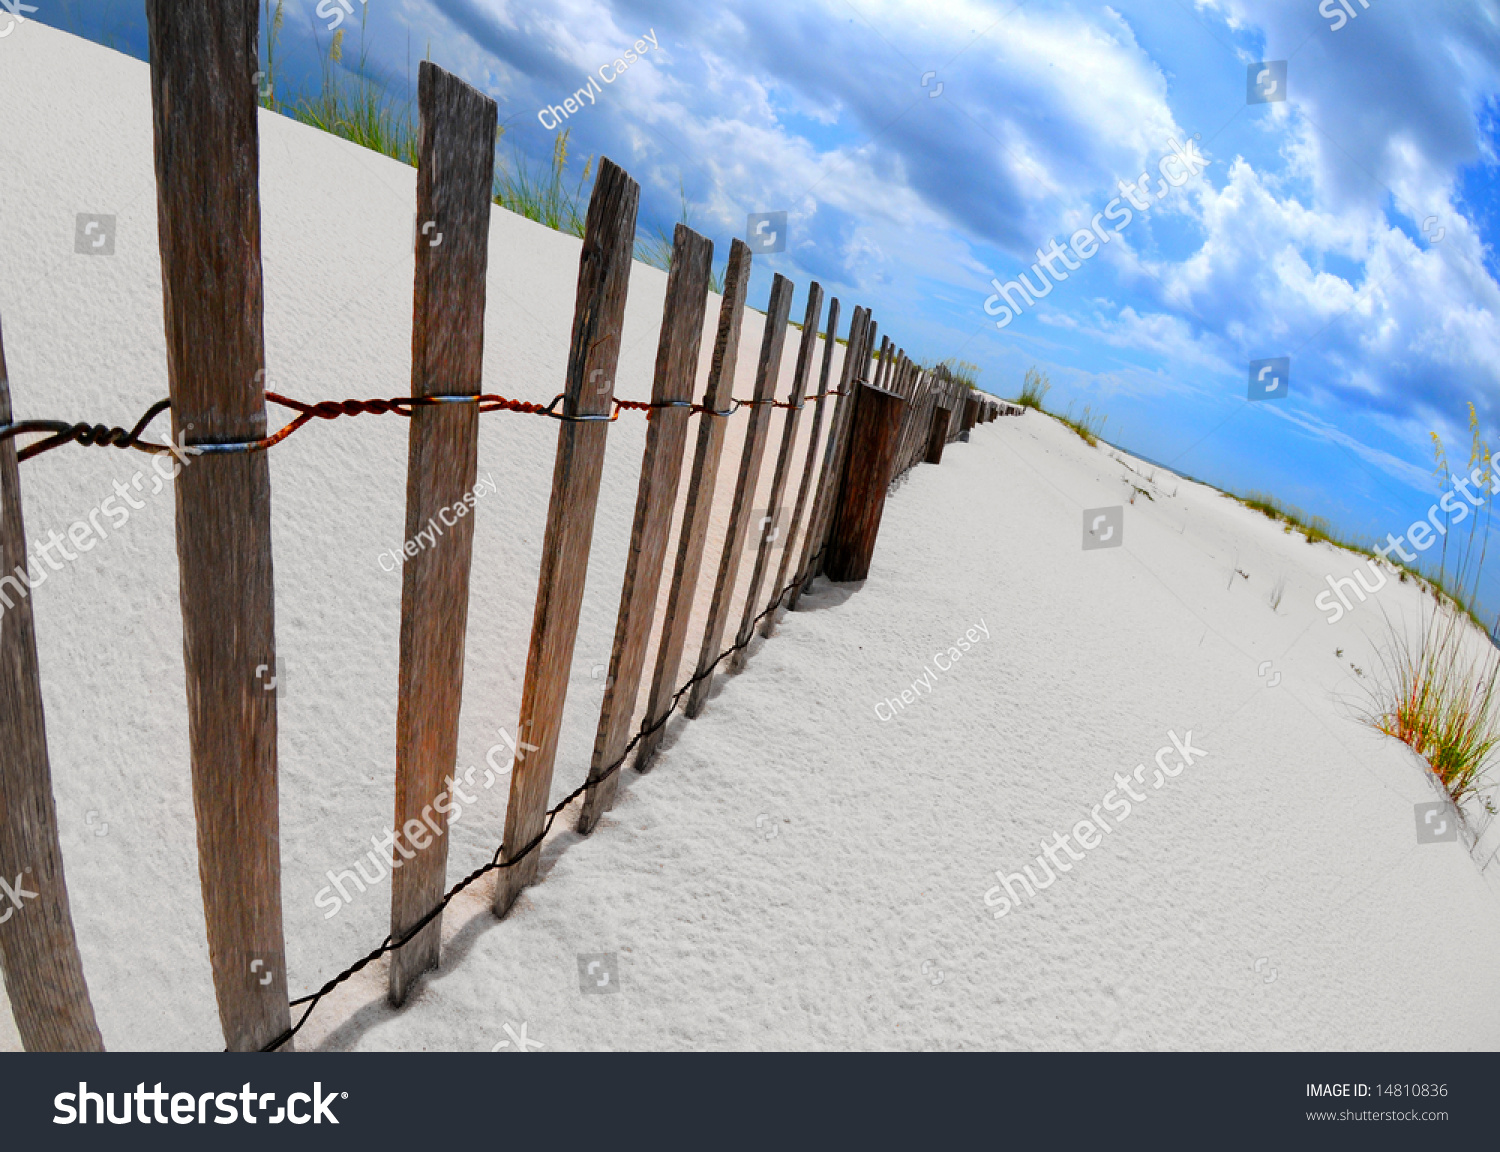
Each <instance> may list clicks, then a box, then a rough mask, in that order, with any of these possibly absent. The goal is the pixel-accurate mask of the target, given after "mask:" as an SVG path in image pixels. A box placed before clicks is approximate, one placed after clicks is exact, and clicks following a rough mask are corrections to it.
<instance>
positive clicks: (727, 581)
mask: <svg viewBox="0 0 1500 1152" xmlns="http://www.w3.org/2000/svg"><path fill="white" fill-rule="evenodd" d="M791 308H792V282H791V281H790V280H788V279H787V278H786V277H785V276H783V275H782V274H781V273H779V272H778V273H777V274H776V278H775V280H773V281H772V282H771V301H770V303H769V304H768V305H767V307H766V327H765V332H764V333H763V334H762V336H761V341H760V362H759V364H758V365H757V366H756V370H755V394H754V397H753V402H752V406H751V408H750V421H749V423H748V424H747V425H746V428H745V449H744V451H743V452H742V453H741V454H740V475H739V479H738V481H737V482H736V484H735V489H734V504H733V505H732V506H731V508H730V511H729V529H728V536H727V537H726V538H725V540H724V554H723V555H722V556H721V557H720V558H719V577H718V581H717V583H715V585H714V596H713V602H712V603H711V604H710V605H709V610H708V623H707V625H706V626H705V627H704V629H703V646H702V648H701V649H700V651H699V653H698V669H697V672H696V674H695V678H699V677H701V679H697V683H695V684H694V685H693V690H692V692H690V693H689V694H688V703H687V714H688V715H689V716H691V717H694V718H696V717H697V716H698V714H699V713H700V712H702V711H703V705H704V704H705V703H706V702H707V700H708V693H709V690H710V689H711V688H712V687H713V683H714V673H715V671H716V669H715V668H714V661H715V660H717V659H718V657H719V645H720V644H721V643H722V642H723V640H724V629H725V627H726V625H727V624H728V623H729V601H730V599H731V597H732V596H733V595H734V583H735V578H736V577H737V576H738V575H739V571H740V555H741V554H742V553H743V552H744V550H745V533H746V532H747V531H748V529H749V527H750V518H751V508H750V505H751V504H752V503H753V502H754V500H755V486H756V483H757V482H758V481H759V479H760V462H761V458H762V457H763V456H764V455H765V451H766V430H767V428H768V427H769V426H770V423H771V402H772V400H773V399H774V398H775V395H776V379H777V376H778V375H779V373H780V370H781V349H782V346H783V345H784V344H785V343H786V321H787V314H788V313H789V312H790V311H791Z"/></svg>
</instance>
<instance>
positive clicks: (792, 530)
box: [760, 296, 839, 640]
mask: <svg viewBox="0 0 1500 1152" xmlns="http://www.w3.org/2000/svg"><path fill="white" fill-rule="evenodd" d="M838 329H839V298H838V297H837V296H835V297H833V298H832V299H831V300H830V301H829V302H828V331H827V335H826V337H825V338H824V340H823V368H822V371H821V372H820V373H819V376H818V393H817V396H818V398H817V399H816V400H814V401H813V421H812V428H811V429H810V430H809V431H808V434H807V455H806V457H805V458H804V459H803V461H802V479H801V481H799V482H798V484H797V502H796V504H795V505H794V506H793V507H792V519H791V523H790V524H788V526H787V531H786V547H785V548H783V549H782V551H781V566H780V567H779V568H778V569H777V570H776V580H775V584H774V588H775V590H776V593H775V597H774V603H773V604H772V605H771V610H770V611H769V612H768V613H767V614H766V618H765V621H764V622H763V623H762V624H761V627H760V634H761V635H762V636H764V637H765V638H766V639H768V640H769V639H770V638H771V635H772V633H774V632H775V631H776V615H777V610H778V608H779V606H780V603H781V601H782V598H783V597H784V596H785V595H786V583H787V574H788V573H789V572H790V571H791V565H792V557H793V555H795V554H796V548H797V533H798V532H799V530H800V529H801V528H802V516H803V512H804V511H805V509H806V505H807V498H808V494H809V493H810V492H811V490H812V479H813V462H814V461H815V460H817V458H818V450H819V449H820V448H822V446H823V445H822V442H821V441H820V440H819V435H820V434H821V433H822V430H823V406H824V404H825V402H826V401H827V399H828V378H829V376H830V375H832V370H833V349H834V346H835V345H836V344H837V343H838V340H837V339H836V337H837V336H838ZM811 527H812V518H811V517H810V518H809V524H808V528H809V530H808V532H806V533H805V534H804V535H805V536H806V537H807V540H808V541H811V539H812V531H811ZM803 555H804V556H805V555H806V545H805V544H804V547H803ZM798 571H799V572H800V571H801V568H799V569H798ZM795 594H796V590H795V589H793V590H792V595H795Z"/></svg>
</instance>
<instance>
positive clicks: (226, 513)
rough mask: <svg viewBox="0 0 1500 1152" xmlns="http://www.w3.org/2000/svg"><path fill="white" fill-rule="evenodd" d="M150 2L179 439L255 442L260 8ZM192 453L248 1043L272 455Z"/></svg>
mask: <svg viewBox="0 0 1500 1152" xmlns="http://www.w3.org/2000/svg"><path fill="white" fill-rule="evenodd" d="M146 11H147V17H148V24H149V29H150V50H151V97H152V100H151V102H152V112H153V120H154V126H155V142H156V190H157V196H156V203H157V227H158V234H159V238H160V241H161V263H162V293H163V296H164V297H165V307H164V314H165V318H166V345H167V348H166V350H167V382H168V386H169V390H170V393H171V398H172V435H173V438H174V440H175V442H176V443H178V444H181V443H183V442H184V440H185V441H186V442H187V443H188V444H190V445H215V444H226V443H230V444H233V443H242V442H245V441H250V440H255V439H258V438H260V437H263V436H265V434H266V407H265V397H264V395H263V393H262V391H261V386H260V383H259V380H258V374H259V373H261V372H262V371H263V369H264V368H265V352H264V345H263V340H262V329H261V309H262V287H261V263H260V194H259V187H258V185H259V162H260V157H259V143H258V138H257V130H256V113H257V108H258V104H257V100H256V88H255V83H254V80H253V78H252V77H253V75H254V72H255V69H256V39H257V11H258V5H257V4H256V3H255V0H224V3H220V4H202V3H198V2H197V0H149V2H148V4H147V9H146ZM189 459H190V461H191V462H190V464H188V465H187V466H185V467H184V468H183V470H182V474H181V475H180V476H179V477H178V478H177V481H176V483H175V485H174V488H175V489H176V502H177V564H178V571H179V574H180V579H181V597H182V630H183V638H182V646H183V663H184V666H185V668H184V670H185V672H186V676H187V700H188V741H189V745H190V747H191V750H192V763H193V807H194V811H195V813H196V815H197V825H198V873H199V877H200V878H201V880H202V885H203V914H204V920H205V923H206V926H207V929H208V951H209V959H210V962H211V963H212V965H213V973H214V992H215V994H216V996H217V998H218V1004H219V1019H220V1021H221V1022H222V1023H223V1026H224V1039H225V1042H226V1043H227V1044H228V1046H229V1049H230V1050H231V1051H236V1052H238V1051H245V1050H255V1049H259V1048H262V1047H264V1046H265V1045H267V1044H269V1043H271V1042H272V1041H273V1040H275V1039H276V1038H277V1037H278V1036H279V1035H281V1034H282V1033H283V1032H284V1031H286V1029H287V1028H288V1027H289V1025H290V1011H289V1008H288V1005H287V994H286V962H285V955H286V948H285V944H284V942H283V937H282V927H281V848H280V836H279V824H278V813H277V795H276V691H275V689H276V685H277V679H276V673H275V669H276V630H275V596H274V593H273V586H272V570H271V478H270V469H269V462H268V461H267V459H266V455H265V453H264V452H244V451H240V452H229V453H226V454H217V453H215V454H205V455H198V456H190V457H189ZM288 1047H290V1045H289V1044H288Z"/></svg>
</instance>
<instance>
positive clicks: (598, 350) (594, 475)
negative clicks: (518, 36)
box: [494, 159, 641, 916]
mask: <svg viewBox="0 0 1500 1152" xmlns="http://www.w3.org/2000/svg"><path fill="white" fill-rule="evenodd" d="M640 195H641V189H640V185H639V184H637V183H636V182H635V181H634V180H632V179H631V178H630V177H629V176H627V175H626V174H625V172H624V171H623V170H622V169H621V168H620V167H619V166H618V165H616V164H615V163H614V162H613V161H611V160H607V159H606V160H603V161H601V162H600V164H599V174H598V176H597V177H596V179H595V181H594V191H593V195H592V196H591V197H590V198H589V212H588V220H587V223H586V224H585V226H584V234H583V254H582V256H581V257H580V258H579V265H578V298H577V303H576V304H575V306H574V312H573V342H572V347H571V348H570V349H569V352H568V377H567V388H566V391H565V392H564V402H563V415H564V416H565V418H566V421H565V422H564V423H563V425H562V427H561V428H560V429H558V433H557V463H556V466H555V468H554V470H553V473H552V502H551V504H550V506H549V507H548V509H547V531H546V535H545V536H544V537H543V539H542V570H541V574H540V576H539V578H538V580H537V594H536V613H535V616H534V617H533V619H532V626H531V651H530V653H529V654H528V656H527V658H526V685H525V687H524V688H523V689H522V694H521V716H520V721H519V725H518V731H517V733H516V737H515V739H516V746H517V753H516V760H515V769H514V771H513V773H512V775H511V780H510V804H509V807H507V808H506V810H505V840H504V842H503V846H502V857H501V859H502V862H504V863H506V864H510V867H507V868H503V869H501V871H500V878H499V880H498V881H497V882H496V884H495V902H494V908H495V915H497V916H504V915H505V914H506V913H507V912H508V911H510V908H511V905H512V904H514V903H515V901H516V897H517V896H519V895H520V894H521V892H522V890H523V889H524V888H526V887H527V886H528V885H529V884H531V883H532V881H533V880H535V879H536V873H537V863H538V860H539V857H540V851H539V850H532V851H529V852H528V849H530V848H531V844H532V841H534V840H536V839H537V838H538V837H539V836H540V835H541V834H542V828H543V826H544V825H545V823H546V811H547V798H548V795H549V793H550V792H551V789H552V769H553V766H554V764H555V762H556V759H557V734H558V731H559V729H560V728H561V727H562V713H563V702H564V700H565V699H566V697H567V692H568V670H569V668H570V667H571V665H572V662H573V641H574V640H575V639H576V638H577V635H578V613H579V609H580V607H581V605H582V603H583V584H584V577H585V575H586V574H587V572H588V563H589V545H590V543H591V542H592V540H593V535H594V508H595V505H596V504H597V503H598V500H599V481H600V475H601V472H602V469H603V467H604V437H605V432H606V431H607V429H608V428H609V424H608V419H609V411H610V408H611V407H612V406H613V403H614V386H615V385H614V379H615V366H616V363H617V362H618V360H619V357H620V327H621V324H622V322H623V320H624V317H625V295H626V291H627V289H628V288H629V286H630V267H631V263H632V261H631V253H632V251H633V249H634V247H635V216H636V209H637V207H638V205H639V203H640ZM523 856H524V858H523ZM513 861H514V863H512V862H513Z"/></svg>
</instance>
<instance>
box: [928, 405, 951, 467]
mask: <svg viewBox="0 0 1500 1152" xmlns="http://www.w3.org/2000/svg"><path fill="white" fill-rule="evenodd" d="M952 422H953V409H952V408H944V407H943V406H942V405H941V404H939V405H938V406H937V407H935V408H933V410H932V427H931V428H930V429H928V433H927V463H929V464H941V463H942V462H943V448H944V447H945V446H946V445H947V443H948V425H949V424H951V423H952Z"/></svg>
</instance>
